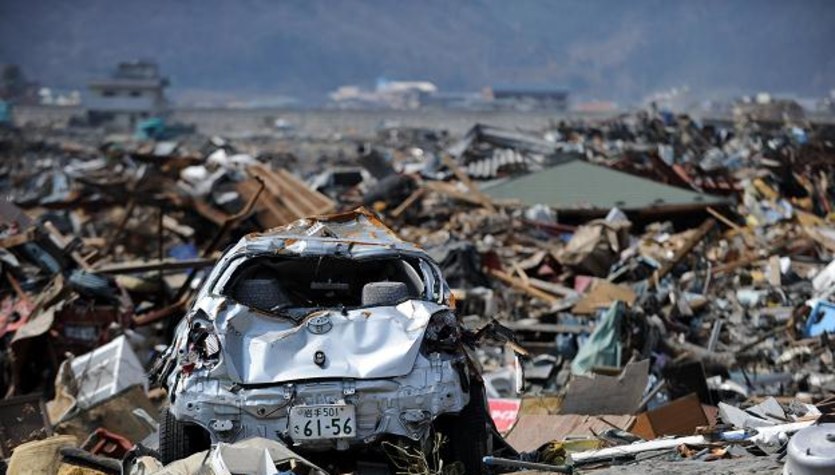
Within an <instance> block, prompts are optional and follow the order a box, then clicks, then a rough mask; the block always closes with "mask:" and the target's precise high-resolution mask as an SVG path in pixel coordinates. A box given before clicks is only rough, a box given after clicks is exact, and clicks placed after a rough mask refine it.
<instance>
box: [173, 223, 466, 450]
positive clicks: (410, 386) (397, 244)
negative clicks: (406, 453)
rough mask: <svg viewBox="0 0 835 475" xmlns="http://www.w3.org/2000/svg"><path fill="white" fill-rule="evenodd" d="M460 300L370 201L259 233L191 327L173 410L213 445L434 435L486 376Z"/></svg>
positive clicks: (196, 310) (215, 274)
mask: <svg viewBox="0 0 835 475" xmlns="http://www.w3.org/2000/svg"><path fill="white" fill-rule="evenodd" d="M448 298H449V289H448V288H447V286H446V284H445V283H444V281H443V279H442V277H441V274H440V271H439V269H438V267H437V265H435V264H434V263H433V262H432V261H431V259H429V258H428V257H427V256H426V254H425V253H424V252H423V251H421V250H420V249H418V248H417V247H415V246H413V245H411V244H409V243H406V242H403V241H401V240H399V239H398V238H397V237H396V236H395V235H394V234H393V233H392V232H391V231H390V230H389V229H388V228H386V227H385V226H384V225H382V224H381V223H380V222H379V221H377V220H376V218H375V217H374V216H373V215H371V214H370V213H368V212H367V211H364V210H358V211H355V212H351V213H345V214H341V215H333V216H329V217H324V218H317V219H304V220H299V221H297V222H295V223H293V224H291V225H289V226H287V227H284V228H279V229H276V230H273V231H270V232H269V233H265V234H257V235H250V236H247V237H245V238H244V239H242V240H241V241H240V242H239V243H238V244H237V245H236V246H234V247H233V248H232V249H230V250H229V251H228V252H227V253H225V254H224V256H223V257H222V258H221V259H220V261H219V262H218V264H217V265H216V267H215V268H214V269H213V271H212V272H211V274H210V275H209V276H208V277H207V279H206V280H205V282H204V285H203V287H202V288H201V290H200V292H199V294H198V296H197V299H196V301H195V304H194V305H193V307H192V308H191V309H190V311H189V312H188V314H187V316H186V318H184V319H183V321H182V322H181V323H180V325H179V326H178V328H177V331H176V335H175V340H174V342H173V343H172V345H171V347H170V348H169V350H168V352H167V354H166V356H165V360H164V361H165V367H164V369H163V370H162V375H163V377H164V378H166V385H167V387H168V391H169V396H170V398H171V407H170V411H171V413H172V414H173V415H174V416H175V417H176V419H177V420H178V421H181V422H184V423H192V424H196V425H199V426H200V427H202V428H203V429H205V430H206V431H207V432H208V433H209V435H210V436H211V439H212V440H213V441H224V442H231V441H235V440H241V439H244V438H247V437H251V436H261V437H267V438H276V439H279V440H282V441H284V442H286V443H288V444H291V445H294V446H297V447H298V446H301V447H302V448H309V449H313V450H319V449H322V450H325V449H333V448H336V449H346V448H349V447H351V446H356V445H363V444H368V443H371V442H373V441H375V440H378V439H379V438H381V437H384V436H388V435H391V436H401V437H406V438H409V439H412V440H415V441H419V440H422V439H425V437H426V435H427V434H428V432H429V427H430V426H431V424H432V422H433V421H434V420H435V419H436V418H437V417H438V416H440V415H442V414H449V413H457V412H459V411H461V410H462V409H463V408H464V407H465V406H466V405H467V403H468V401H469V399H470V396H469V394H468V390H469V387H470V384H469V382H470V378H472V377H474V375H475V372H474V370H473V369H472V368H473V366H472V364H471V362H470V361H469V359H468V357H467V354H466V352H465V351H463V347H462V346H461V343H460V338H459V337H460V327H459V326H458V322H457V321H456V319H455V317H454V316H453V315H452V313H451V310H450V308H449V307H448Z"/></svg>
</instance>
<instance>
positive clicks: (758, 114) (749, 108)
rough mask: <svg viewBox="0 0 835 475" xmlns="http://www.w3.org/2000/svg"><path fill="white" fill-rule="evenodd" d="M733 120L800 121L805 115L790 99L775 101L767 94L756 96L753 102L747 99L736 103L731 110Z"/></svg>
mask: <svg viewBox="0 0 835 475" xmlns="http://www.w3.org/2000/svg"><path fill="white" fill-rule="evenodd" d="M732 112H733V116H734V117H735V118H738V119H741V118H748V119H752V120H758V121H765V122H782V121H796V120H802V119H803V118H804V117H805V116H806V113H805V111H804V110H803V107H802V106H801V105H800V104H798V103H797V101H795V100H792V99H775V98H773V97H771V95H770V94H767V93H763V92H761V93H759V94H757V95H756V96H755V97H754V98H753V100H752V99H751V98H748V97H744V98H742V100H739V101H736V102H735V103H734V105H733V108H732Z"/></svg>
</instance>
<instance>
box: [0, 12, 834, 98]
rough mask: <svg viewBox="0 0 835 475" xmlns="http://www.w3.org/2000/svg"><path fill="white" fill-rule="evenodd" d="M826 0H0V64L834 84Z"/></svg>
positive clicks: (316, 83) (528, 80)
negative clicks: (133, 62) (130, 62)
mask: <svg viewBox="0 0 835 475" xmlns="http://www.w3.org/2000/svg"><path fill="white" fill-rule="evenodd" d="M833 45H835V1H827V0H807V1H803V0H800V1H798V0H793V1H788V0H785V1H774V0H687V1H675V0H628V1H624V0H605V1H603V0H578V1H526V0H512V1H506V0H457V1H456V0H419V1H417V0H412V1H408V0H401V1H382V0H375V1H365V0H319V1H317V0H298V1H273V0H237V1H232V0H230V1H220V0H176V1H171V0H167V1H163V0H144V1H139V2H137V1H131V2H127V1H118V0H70V1H67V0H60V1H59V0H22V1H14V0H0V63H17V64H19V65H21V66H22V67H23V68H24V71H25V73H26V74H27V75H28V76H29V77H31V78H32V79H35V80H38V81H40V82H41V83H42V84H44V85H54V86H60V87H83V85H84V84H85V82H86V81H87V80H88V79H90V78H92V77H95V76H97V75H102V74H106V73H107V72H108V70H109V69H111V68H112V66H113V65H114V64H115V63H116V62H118V61H120V60H125V59H135V58H153V59H156V60H157V61H158V62H159V63H160V65H161V67H162V69H163V70H164V72H165V74H166V75H168V76H169V77H170V78H171V80H172V88H173V90H174V92H175V94H180V95H181V96H182V94H184V93H191V94H194V93H200V92H206V91H209V92H211V91H220V92H224V93H228V92H235V93H244V94H247V93H248V94H266V93H269V94H286V95H292V96H296V97H301V98H308V99H310V98H321V97H324V95H325V94H326V93H327V92H328V91H330V90H333V89H334V88H336V87H337V86H339V85H342V84H359V85H364V86H368V87H371V86H372V85H373V83H374V81H375V79H376V78H378V77H382V76H384V77H389V78H395V79H425V80H430V81H434V82H436V83H437V84H438V85H439V86H440V88H441V89H442V90H447V91H475V90H479V89H481V88H482V87H483V86H485V85H489V84H496V83H502V84H506V83H517V84H518V83H523V84H554V85H561V86H565V87H568V88H570V89H571V90H572V91H573V92H574V93H575V95H576V96H579V97H587V98H591V97H596V98H602V99H619V100H628V99H637V98H639V97H640V96H642V95H644V94H646V93H648V92H651V91H655V90H659V89H664V88H669V87H674V86H681V85H688V86H690V87H691V89H693V90H694V91H695V92H697V93H699V94H707V95H710V94H731V93H740V92H747V93H751V92H756V91H760V90H767V91H772V92H778V93H786V92H792V93H798V94H801V95H823V94H825V93H827V92H828V91H829V90H831V89H833V88H835V53H833V52H832V49H833Z"/></svg>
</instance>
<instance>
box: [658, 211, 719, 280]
mask: <svg viewBox="0 0 835 475" xmlns="http://www.w3.org/2000/svg"><path fill="white" fill-rule="evenodd" d="M715 225H716V220H715V219H713V218H708V219H706V220H705V221H704V222H703V223H702V224H701V226H699V227H698V228H697V229H696V232H695V233H694V234H693V235H692V236H690V238H688V239H687V241H686V242H685V243H684V245H683V246H681V247H680V248H679V249H678V250H676V252H675V254H673V258H672V259H670V260H669V261H667V262H666V263H664V265H662V266H661V268H660V269H658V270H657V271H656V272H655V274H654V275H653V279H652V282H651V285H657V284H658V282H659V281H661V279H663V278H664V276H666V275H667V274H668V273H670V271H671V270H673V268H674V267H675V266H676V265H678V263H679V262H681V260H682V259H684V258H685V257H686V256H687V255H688V254H690V251H692V250H693V248H694V247H696V245H697V244H699V243H700V242H702V239H704V237H705V236H707V233H709V232H710V230H711V229H713V227H714V226H715Z"/></svg>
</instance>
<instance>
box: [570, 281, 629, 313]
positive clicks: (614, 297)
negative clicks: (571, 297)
mask: <svg viewBox="0 0 835 475" xmlns="http://www.w3.org/2000/svg"><path fill="white" fill-rule="evenodd" d="M636 298H637V296H636V295H635V292H634V291H632V289H630V288H629V287H627V286H625V285H618V284H613V283H611V282H608V281H606V280H604V279H597V280H596V281H595V283H594V286H593V287H592V288H591V290H590V291H588V292H587V293H586V294H585V295H583V297H582V298H581V299H580V301H579V302H577V304H576V305H574V308H572V309H571V312H572V313H575V314H578V315H589V314H593V313H595V312H596V311H598V310H600V309H602V308H609V307H610V306H611V305H612V303H613V302H615V301H621V302H624V303H625V304H626V305H628V306H630V307H631V306H632V304H634V303H635V299H636Z"/></svg>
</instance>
